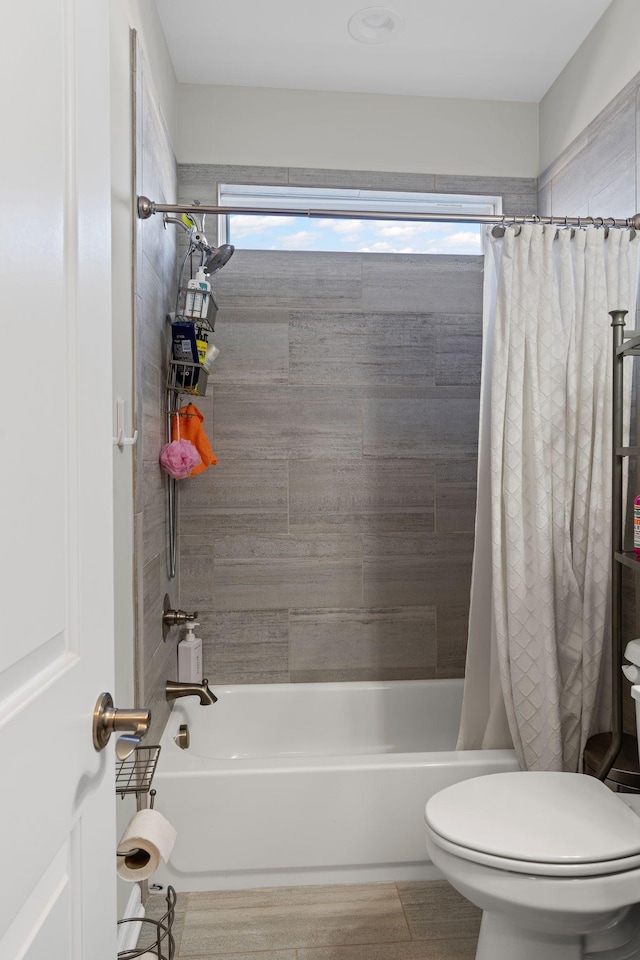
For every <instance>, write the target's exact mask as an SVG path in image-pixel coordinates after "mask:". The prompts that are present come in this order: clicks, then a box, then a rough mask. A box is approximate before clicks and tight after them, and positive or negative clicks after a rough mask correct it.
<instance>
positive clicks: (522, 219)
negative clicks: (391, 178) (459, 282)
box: [138, 197, 640, 230]
mask: <svg viewBox="0 0 640 960" xmlns="http://www.w3.org/2000/svg"><path fill="white" fill-rule="evenodd" d="M155 213H174V214H175V213H177V214H183V213H186V214H190V213H197V214H219V215H220V216H223V217H224V216H227V215H231V214H237V213H246V214H253V215H256V216H269V217H291V216H296V217H332V218H341V219H343V220H354V219H356V220H415V221H418V222H421V221H424V222H427V223H429V222H430V223H493V224H502V225H504V226H507V225H508V224H511V223H514V224H516V223H545V224H546V223H548V224H556V225H557V226H560V227H586V226H591V225H593V226H597V227H633V228H634V229H635V230H640V213H636V214H635V216H633V217H628V218H627V219H626V220H616V219H615V218H614V217H607V218H606V219H605V218H603V217H538V216H536V215H535V214H531V215H526V216H515V215H511V214H502V213H486V214H475V215H474V214H470V213H447V214H444V213H402V212H400V211H397V210H385V211H381V210H282V209H275V210H274V209H271V208H269V207H216V206H207V205H205V204H175V203H155V202H154V201H153V200H149V198H148V197H138V217H139V218H140V219H141V220H148V219H149V217H152V216H153V215H154V214H155Z"/></svg>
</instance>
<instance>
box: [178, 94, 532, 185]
mask: <svg viewBox="0 0 640 960" xmlns="http://www.w3.org/2000/svg"><path fill="white" fill-rule="evenodd" d="M176 154H177V157H178V161H179V162H180V163H216V164H251V165H256V166H263V165H264V166H285V167H307V168H318V167H323V168H330V169H336V168H337V169H341V170H342V169H350V170H381V171H398V170H402V171H405V172H407V173H431V172H433V171H434V170H437V171H438V172H439V173H448V174H461V175H477V176H500V177H535V176H536V175H537V172H538V169H537V163H538V106H537V104H535V103H511V102H498V101H488V100H455V99H451V100H445V99H435V98H431V97H401V96H384V95H380V94H375V95H374V94H360V93H324V92H319V91H313V90H274V89H257V88H254V87H232V86H228V87H224V86H204V85H194V84H180V85H179V88H178V141H177V145H176Z"/></svg>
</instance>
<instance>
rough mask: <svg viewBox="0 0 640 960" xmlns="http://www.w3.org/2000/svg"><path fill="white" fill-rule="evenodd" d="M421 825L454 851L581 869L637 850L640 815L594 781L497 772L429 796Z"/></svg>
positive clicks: (572, 776) (573, 776)
mask: <svg viewBox="0 0 640 960" xmlns="http://www.w3.org/2000/svg"><path fill="white" fill-rule="evenodd" d="M426 820H427V823H428V824H429V826H430V827H431V829H432V830H433V832H434V833H436V834H438V835H439V836H440V837H443V838H444V839H445V840H448V841H450V842H452V843H454V844H456V845H457V846H459V847H467V848H468V849H469V850H477V851H480V852H483V853H488V854H492V855H493V856H497V857H505V858H509V859H512V860H525V861H530V862H534V863H549V864H553V863H556V864H581V863H597V862H603V861H610V860H618V859H621V858H625V857H630V856H633V855H634V854H638V853H640V817H638V816H637V814H635V813H634V812H633V811H632V810H630V809H629V807H627V806H625V804H624V803H622V802H621V801H620V800H619V799H618V798H617V797H616V795H615V794H614V793H612V792H611V791H610V790H609V789H608V788H607V787H605V786H604V784H603V783H601V782H600V781H599V780H597V779H596V778H595V777H587V776H583V775H582V774H575V773H546V772H545V773H542V772H537V771H532V772H517V773H496V774H491V775H489V776H485V777H475V778H474V779H471V780H463V781H462V782H460V783H455V784H453V786H451V787H446V788H445V789H444V790H441V791H440V792H439V793H437V794H435V795H434V796H433V797H431V799H430V800H429V801H428V803H427V809H426Z"/></svg>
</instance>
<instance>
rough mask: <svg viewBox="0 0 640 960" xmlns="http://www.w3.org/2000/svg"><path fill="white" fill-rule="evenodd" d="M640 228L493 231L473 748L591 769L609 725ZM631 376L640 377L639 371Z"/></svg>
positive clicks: (528, 761)
mask: <svg viewBox="0 0 640 960" xmlns="http://www.w3.org/2000/svg"><path fill="white" fill-rule="evenodd" d="M639 244H640V237H636V236H635V234H634V232H633V231H631V230H616V229H612V230H610V231H609V236H608V238H605V231H604V230H603V229H602V228H597V227H595V226H591V227H587V228H584V229H582V228H581V229H578V230H570V229H569V228H561V229H558V228H557V227H549V226H542V225H541V224H527V225H523V226H521V227H513V226H512V227H508V228H507V229H506V231H505V233H504V237H503V238H501V239H496V238H494V237H493V236H492V235H491V232H490V231H488V233H487V242H486V254H485V286H484V344H483V363H482V367H483V369H482V397H481V412H480V447H479V460H478V505H477V514H476V541H475V550H474V558H473V577H472V587H471V610H470V622H469V643H468V648H467V667H466V674H465V688H464V701H463V711H462V722H461V727H460V737H459V741H458V749H479V748H492V747H503V746H511V744H512V743H513V746H514V747H515V750H516V754H517V756H518V759H519V761H520V764H521V765H522V767H523V768H525V769H537V770H577V769H578V768H579V765H580V758H581V756H582V753H583V750H584V747H585V744H586V741H587V739H588V737H589V736H590V735H591V734H592V733H593V732H595V731H596V729H598V724H600V723H604V726H603V727H600V729H605V728H606V708H607V703H606V701H605V702H603V698H600V701H601V702H600V703H599V702H598V700H599V693H600V692H601V689H602V688H603V684H602V677H601V674H602V667H603V663H604V662H605V661H606V652H605V653H604V655H603V651H604V650H605V647H606V642H607V639H608V635H609V593H610V589H609V586H610V544H611V523H610V514H611V416H612V410H611V404H612V389H611V386H612V385H611V377H612V369H611V368H612V364H611V342H612V335H611V327H610V318H609V316H608V311H609V310H614V309H626V310H628V311H629V318H628V321H630V326H631V327H634V326H635V319H634V318H635V304H636V287H637V270H638V248H639ZM626 380H627V381H629V378H626Z"/></svg>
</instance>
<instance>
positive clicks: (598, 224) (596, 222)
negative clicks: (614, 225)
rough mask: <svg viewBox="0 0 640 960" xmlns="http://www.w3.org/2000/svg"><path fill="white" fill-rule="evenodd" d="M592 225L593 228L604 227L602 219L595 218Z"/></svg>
mask: <svg viewBox="0 0 640 960" xmlns="http://www.w3.org/2000/svg"><path fill="white" fill-rule="evenodd" d="M593 225H594V227H604V220H603V219H602V217H596V218H595V220H594V221H593Z"/></svg>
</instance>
